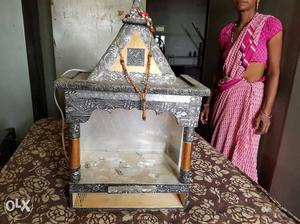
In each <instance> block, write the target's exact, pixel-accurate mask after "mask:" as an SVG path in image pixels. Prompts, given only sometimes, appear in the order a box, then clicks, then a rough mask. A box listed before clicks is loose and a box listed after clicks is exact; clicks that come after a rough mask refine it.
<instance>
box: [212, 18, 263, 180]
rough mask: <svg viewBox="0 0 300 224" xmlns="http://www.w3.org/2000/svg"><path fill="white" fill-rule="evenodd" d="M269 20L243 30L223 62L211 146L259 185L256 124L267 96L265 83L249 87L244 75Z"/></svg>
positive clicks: (257, 22)
mask: <svg viewBox="0 0 300 224" xmlns="http://www.w3.org/2000/svg"><path fill="white" fill-rule="evenodd" d="M267 18H268V16H265V15H262V14H259V13H257V14H256V15H255V16H254V17H253V19H252V20H251V22H250V23H249V24H248V25H247V26H246V27H245V28H244V30H242V32H241V34H240V35H239V37H238V38H237V40H236V41H235V43H234V44H233V46H232V48H231V50H230V51H229V53H228V55H227V58H226V60H225V62H224V66H223V72H224V79H222V80H221V81H220V82H219V88H218V90H217V96H216V99H215V104H214V107H213V114H212V129H213V135H212V140H211V144H212V145H213V146H214V147H215V148H216V149H217V150H218V151H219V152H221V153H223V154H224V155H225V156H226V157H227V158H228V159H229V160H230V161H231V162H232V163H233V164H234V165H235V166H237V167H238V168H239V169H240V170H241V171H243V172H244V173H245V174H247V175H248V176H249V177H250V178H251V179H253V180H254V181H256V182H257V152H258V145H259V140H260V135H257V134H255V130H254V122H255V119H256V117H257V115H258V113H259V110H260V107H261V104H262V101H263V94H264V83H263V81H264V79H261V80H258V81H257V82H254V83H250V82H248V81H246V80H245V79H243V73H244V71H245V70H246V68H247V67H248V65H249V62H250V61H251V58H252V57H253V55H254V54H255V52H256V47H257V45H258V40H259V37H260V34H261V31H262V27H263V26H264V23H265V21H266V19H267Z"/></svg>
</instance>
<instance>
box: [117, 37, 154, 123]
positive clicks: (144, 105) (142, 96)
mask: <svg viewBox="0 0 300 224" xmlns="http://www.w3.org/2000/svg"><path fill="white" fill-rule="evenodd" d="M152 38H153V37H152V35H151V39H150V48H149V52H148V55H147V65H146V83H145V86H144V89H143V92H141V91H140V89H139V88H138V86H137V84H136V83H135V81H134V80H133V79H132V78H131V77H130V75H129V72H128V69H127V67H126V65H125V60H124V57H123V55H122V52H121V51H122V50H121V48H120V39H119V38H118V39H117V41H116V43H117V47H118V50H119V56H120V64H121V66H122V70H123V74H124V75H125V77H126V79H127V80H128V81H129V82H130V84H131V85H132V86H133V88H134V90H135V92H136V93H137V94H138V96H139V97H140V99H141V107H142V108H141V109H142V111H143V113H142V118H143V120H144V121H145V120H146V110H147V101H146V96H147V94H148V89H149V83H150V68H151V59H152Z"/></svg>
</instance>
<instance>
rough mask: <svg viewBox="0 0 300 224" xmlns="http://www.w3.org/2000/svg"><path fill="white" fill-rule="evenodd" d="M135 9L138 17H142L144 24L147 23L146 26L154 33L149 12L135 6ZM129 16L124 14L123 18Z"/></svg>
mask: <svg viewBox="0 0 300 224" xmlns="http://www.w3.org/2000/svg"><path fill="white" fill-rule="evenodd" d="M135 10H136V11H137V13H138V15H139V16H140V17H142V18H144V19H145V20H146V24H147V27H148V28H149V30H150V32H151V33H154V31H155V28H154V26H153V23H152V19H151V18H150V15H149V13H148V12H145V11H144V10H142V9H141V8H139V7H135ZM130 16H131V15H130V14H126V15H125V18H129V17H130Z"/></svg>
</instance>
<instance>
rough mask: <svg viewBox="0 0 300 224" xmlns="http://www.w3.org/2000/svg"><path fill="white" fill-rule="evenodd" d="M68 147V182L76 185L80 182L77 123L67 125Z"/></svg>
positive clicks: (78, 131)
mask: <svg viewBox="0 0 300 224" xmlns="http://www.w3.org/2000/svg"><path fill="white" fill-rule="evenodd" d="M69 146H70V152H69V154H70V160H69V167H70V171H71V175H70V181H71V182H73V183H76V182H79V180H80V125H79V124H78V123H70V124H69Z"/></svg>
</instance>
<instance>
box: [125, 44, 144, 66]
mask: <svg viewBox="0 0 300 224" xmlns="http://www.w3.org/2000/svg"><path fill="white" fill-rule="evenodd" d="M144 61H145V49H143V48H128V49H127V65H128V66H141V67H144V65H145V63H144Z"/></svg>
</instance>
